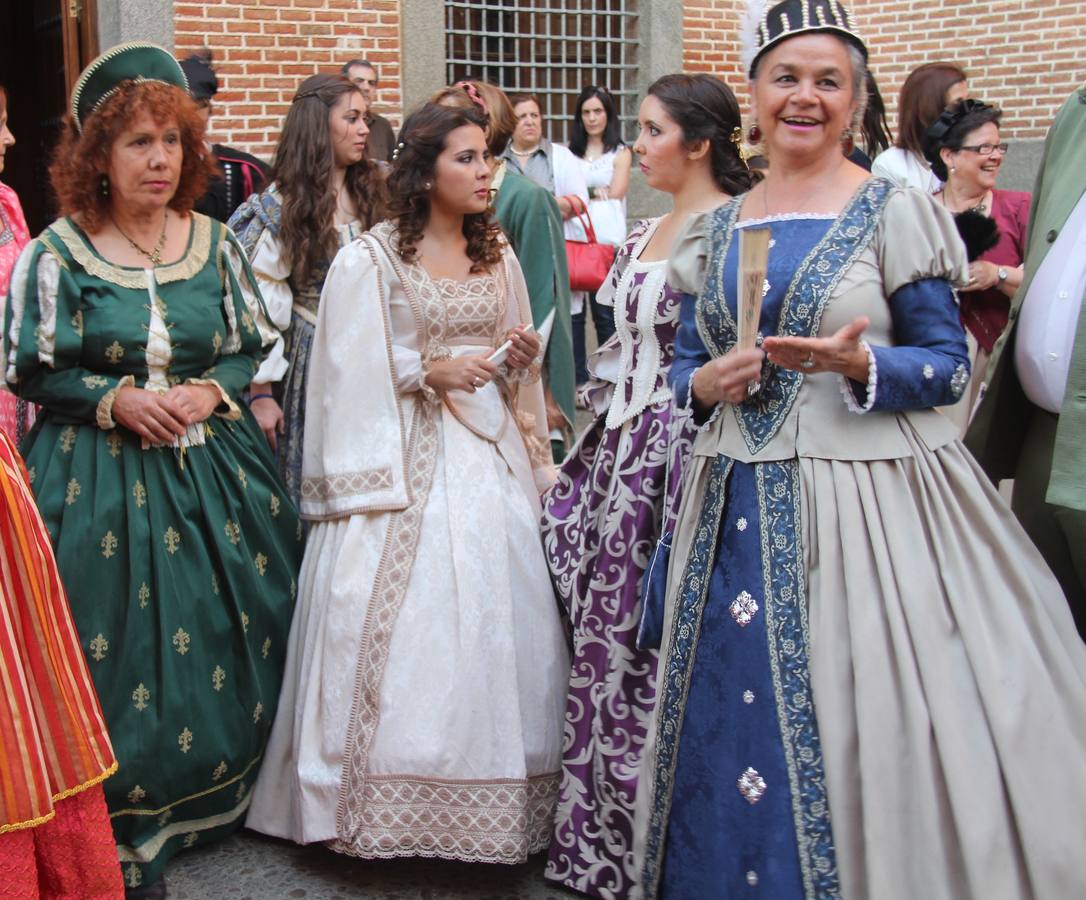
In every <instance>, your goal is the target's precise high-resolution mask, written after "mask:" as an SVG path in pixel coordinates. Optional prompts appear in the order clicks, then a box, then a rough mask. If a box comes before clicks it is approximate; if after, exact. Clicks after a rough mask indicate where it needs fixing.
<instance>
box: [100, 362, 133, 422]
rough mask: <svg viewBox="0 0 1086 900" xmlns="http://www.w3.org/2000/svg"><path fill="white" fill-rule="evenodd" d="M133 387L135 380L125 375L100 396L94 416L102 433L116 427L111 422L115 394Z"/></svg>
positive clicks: (115, 398)
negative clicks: (122, 389) (125, 388)
mask: <svg viewBox="0 0 1086 900" xmlns="http://www.w3.org/2000/svg"><path fill="white" fill-rule="evenodd" d="M135 386H136V379H135V378H134V377H133V376H131V375H125V376H124V378H122V379H121V380H120V381H118V382H117V384H116V386H115V387H113V388H112V389H111V390H108V391H106V393H104V394H103V395H102V399H101V400H99V401H98V407H97V409H96V410H95V416H94V417H95V419H96V421H97V423H98V427H99V428H101V429H102V431H110V430H112V429H114V428H116V427H117V423H116V422H114V421H113V404H114V402H115V401H116V400H117V392H118V391H120V389H121V388H123V387H135Z"/></svg>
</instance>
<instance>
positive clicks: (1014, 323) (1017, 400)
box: [965, 85, 1086, 510]
mask: <svg viewBox="0 0 1086 900" xmlns="http://www.w3.org/2000/svg"><path fill="white" fill-rule="evenodd" d="M1084 192H1086V85H1083V86H1082V87H1080V88H1079V89H1078V90H1076V91H1075V92H1074V93H1073V94H1072V95H1071V96H1070V97H1069V98H1068V100H1067V102H1066V103H1064V104H1063V107H1062V108H1061V109H1060V111H1059V113H1057V115H1056V120H1055V122H1053V124H1052V128H1051V130H1050V131H1049V132H1048V138H1047V139H1046V141H1045V151H1044V158H1043V159H1042V161H1041V168H1040V171H1039V172H1038V173H1037V183H1036V185H1035V186H1034V189H1033V208H1032V210H1031V211H1030V217H1029V232H1028V243H1027V246H1026V268H1025V278H1024V279H1023V280H1022V286H1021V287H1020V288H1019V289H1018V291H1017V292H1016V293H1015V295H1014V299H1013V300H1012V301H1011V312H1010V322H1009V324H1008V326H1007V330H1006V331H1005V332H1004V333H1003V336H1002V337H1001V338H1000V339H999V342H998V343H997V344H996V345H995V348H994V349H993V351H992V358H991V361H990V362H989V364H988V372H989V375H990V377H989V380H988V389H987V391H986V393H985V395H984V400H983V401H982V402H981V406H980V409H979V410H977V415H976V417H975V418H974V420H973V424H972V425H971V426H970V428H969V432H968V434H967V435H966V438H965V443H966V446H968V448H969V449H970V451H972V453H973V455H974V456H976V458H977V461H978V462H980V464H981V465H982V466H983V467H984V470H985V472H987V473H988V476H989V477H990V478H991V479H992V480H993V481H998V480H999V479H1000V478H1010V477H1012V476H1013V475H1014V472H1015V468H1016V465H1017V462H1018V455H1019V453H1020V452H1021V449H1022V443H1023V440H1024V438H1025V431H1026V428H1025V425H1026V422H1027V421H1028V417H1029V416H1030V415H1031V414H1032V412H1033V405H1032V404H1031V403H1030V402H1029V400H1028V399H1027V398H1026V395H1025V393H1024V391H1023V390H1022V386H1021V384H1020V383H1019V381H1018V373H1017V371H1016V369H1015V365H1014V341H1015V335H1016V332H1017V327H1018V313H1019V310H1020V309H1021V307H1022V301H1023V300H1024V299H1025V297H1026V295H1027V293H1028V292H1029V286H1030V284H1031V283H1032V282H1033V278H1034V276H1035V275H1036V274H1037V270H1038V269H1039V268H1040V266H1041V263H1042V262H1044V259H1045V256H1046V255H1047V254H1048V251H1049V248H1051V246H1052V244H1053V243H1054V242H1055V240H1056V237H1057V235H1058V234H1059V231H1060V229H1061V228H1062V227H1063V225H1064V223H1065V222H1066V221H1067V217H1068V216H1069V215H1070V214H1071V212H1072V210H1074V208H1075V204H1076V203H1078V201H1079V198H1080V197H1082V195H1083V193H1084ZM1045 499H1046V500H1047V501H1048V502H1049V503H1052V504H1055V505H1057V506H1066V507H1070V508H1072V509H1080V510H1086V298H1083V303H1082V309H1081V310H1080V312H1079V318H1078V326H1077V329H1076V332H1075V343H1074V349H1073V351H1072V354H1071V365H1070V369H1069V371H1068V375H1067V391H1066V393H1065V394H1064V397H1063V406H1062V407H1061V408H1060V422H1059V426H1058V429H1057V432H1056V446H1055V450H1054V455H1053V458H1052V471H1051V473H1050V476H1049V482H1048V494H1047V495H1046V498H1045Z"/></svg>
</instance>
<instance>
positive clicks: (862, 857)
mask: <svg viewBox="0 0 1086 900" xmlns="http://www.w3.org/2000/svg"><path fill="white" fill-rule="evenodd" d="M910 441H911V442H912V443H913V445H914V451H915V455H914V456H913V457H911V458H904V459H894V460H882V461H875V462H850V461H840V460H824V459H809V458H804V459H801V460H800V473H801V479H800V480H801V484H802V491H803V507H804V508H803V517H804V546H805V552H806V556H807V563H808V566H807V569H808V577H809V583H808V587H809V595H808V596H809V603H810V607H809V613H810V615H809V623H810V641H811V648H810V649H811V656H810V658H811V674H812V684H813V690H814V699H815V707H816V711H817V717H818V725H819V731H820V735H821V742H822V749H823V754H824V759H825V770H826V781H827V787H828V793H829V799H830V814H831V815H830V818H831V822H832V826H833V836H834V843H835V845H836V848H837V863H838V868H839V872H840V880H841V894H842V897H844V898H848V900H862V898H871V900H897V898H902V900H905V898H908V900H914V898H924V900H942V898H947V900H950V898H954V900H958V898H961V900H967V898H969V900H974V898H984V900H994V898H1039V900H1049V898H1051V900H1063V898H1075V897H1086V858H1084V853H1086V646H1084V645H1083V643H1082V642H1081V641H1080V639H1079V637H1078V635H1077V633H1076V631H1075V626H1074V624H1073V622H1072V619H1071V615H1070V613H1069V611H1068V608H1067V605H1066V603H1065V601H1064V598H1063V594H1062V593H1061V591H1060V588H1059V585H1058V584H1057V582H1056V580H1055V578H1054V577H1053V576H1052V574H1051V572H1050V571H1049V570H1048V568H1047V566H1046V565H1045V563H1044V561H1043V560H1042V558H1041V556H1040V554H1039V553H1038V552H1037V551H1036V549H1035V548H1034V547H1033V545H1032V544H1031V543H1030V541H1029V539H1028V538H1027V537H1026V535H1025V533H1024V532H1023V531H1022V529H1021V528H1020V527H1019V525H1018V522H1017V521H1016V520H1015V518H1014V516H1013V514H1012V513H1011V511H1010V509H1009V507H1008V506H1007V505H1006V503H1005V502H1004V501H1003V500H1002V499H1001V498H1000V497H999V496H998V494H997V493H996V492H995V490H994V489H993V488H992V487H991V486H990V484H989V482H988V481H987V479H986V478H985V477H984V475H983V473H982V472H981V470H980V467H979V466H978V465H977V464H976V462H975V461H974V460H973V458H972V457H971V456H970V455H969V453H968V452H967V451H966V450H965V449H964V448H963V447H962V446H961V444H959V443H957V442H954V443H952V444H948V445H946V446H944V447H942V448H941V449H939V450H937V451H934V452H932V451H929V450H927V449H926V448H924V447H923V446H922V445H921V444H920V443H919V441H918V440H917V439H916V437H915V436H910Z"/></svg>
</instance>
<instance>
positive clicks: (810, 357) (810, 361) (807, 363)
mask: <svg viewBox="0 0 1086 900" xmlns="http://www.w3.org/2000/svg"><path fill="white" fill-rule="evenodd" d="M800 365H801V366H803V368H805V369H810V368H812V367H813V366H814V352H813V351H812V352H811V353H808V354H807V358H806V359H805V360H803V362H801V363H800Z"/></svg>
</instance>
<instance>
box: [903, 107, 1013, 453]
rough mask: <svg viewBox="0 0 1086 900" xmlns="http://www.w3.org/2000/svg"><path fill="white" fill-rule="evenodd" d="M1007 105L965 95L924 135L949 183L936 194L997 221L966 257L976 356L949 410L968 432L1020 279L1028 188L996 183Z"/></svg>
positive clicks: (966, 314) (934, 164)
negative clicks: (980, 248) (991, 235)
mask: <svg viewBox="0 0 1086 900" xmlns="http://www.w3.org/2000/svg"><path fill="white" fill-rule="evenodd" d="M1002 116H1003V112H1002V110H1000V109H997V108H996V107H994V106H989V105H988V104H986V103H982V102H980V101H979V100H962V101H960V102H958V103H955V104H954V105H953V106H951V107H949V108H948V109H947V110H946V111H944V112H943V114H942V115H941V116H939V118H938V119H937V120H936V121H935V122H934V123H933V124H932V126H931V127H930V128H929V129H928V131H927V133H926V135H925V147H924V152H925V154H926V155H927V158H928V161H929V162H930V163H931V171H932V172H933V173H934V174H935V176H936V177H938V178H939V179H941V180H942V181H944V182H945V184H944V186H943V189H942V190H941V191H939V192H938V193H937V194H936V195H935V199H936V200H937V201H938V202H939V203H941V204H942V205H943V206H945V207H946V208H947V209H948V210H950V212H951V213H953V214H954V215H955V216H958V215H960V214H961V213H966V212H970V211H972V212H976V213H980V214H981V215H983V216H987V217H989V218H991V219H992V220H994V222H995V224H996V226H997V227H998V229H999V241H998V243H996V244H995V246H994V247H992V248H991V249H989V250H986V251H985V252H984V253H982V254H981V255H980V256H978V257H977V258H976V259H974V260H973V261H972V262H971V263H970V264H969V281H968V283H967V284H965V285H963V286H962V288H961V295H960V300H961V319H962V325H964V326H965V330H966V337H967V339H968V341H969V356H970V359H971V360H972V361H973V365H972V371H973V375H972V379H971V380H970V386H969V388H968V389H967V390H966V392H965V394H964V395H963V396H962V398H961V400H959V401H958V402H957V403H956V404H955V405H954V406H952V407H949V408H948V409H947V410H946V412H947V413H948V414H949V415H950V416H951V418H952V419H954V421H955V422H957V423H958V425H959V426H960V427H961V429H962V431H963V432H964V431H965V428H966V426H967V425H968V424H969V417H970V414H971V412H972V410H973V406H974V405H975V403H976V399H977V394H978V392H979V391H980V386H981V385H982V384H983V383H984V374H985V369H986V368H987V366H988V357H989V355H990V354H991V352H992V348H993V347H994V346H995V342H996V341H997V340H998V339H999V336H1000V335H1001V334H1002V333H1003V329H1004V328H1006V327H1007V319H1008V316H1009V312H1010V307H1011V297H1013V296H1014V292H1015V291H1016V290H1018V285H1020V284H1021V283H1022V260H1023V258H1024V256H1025V250H1026V223H1027V222H1028V220H1029V204H1030V195H1029V194H1028V193H1027V192H1025V191H1003V190H999V189H998V188H996V186H995V183H996V178H997V177H998V175H999V170H1000V167H1001V166H1002V165H1003V160H1004V158H1005V157H1006V155H1007V145H1006V144H1005V143H1000V140H999V123H1000V119H1001V118H1002Z"/></svg>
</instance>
